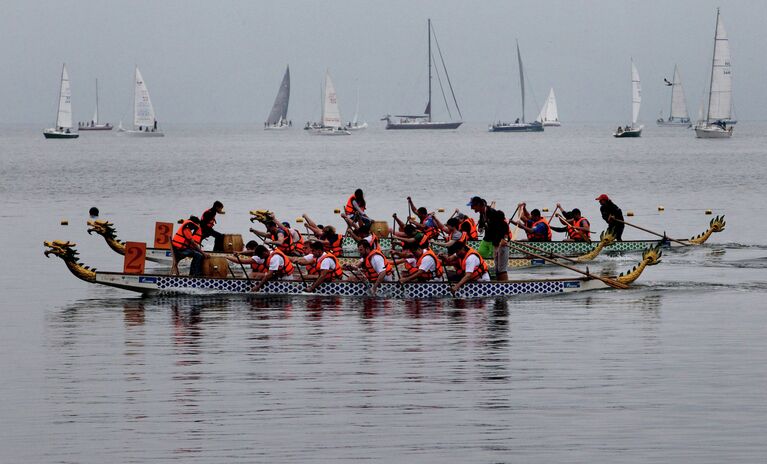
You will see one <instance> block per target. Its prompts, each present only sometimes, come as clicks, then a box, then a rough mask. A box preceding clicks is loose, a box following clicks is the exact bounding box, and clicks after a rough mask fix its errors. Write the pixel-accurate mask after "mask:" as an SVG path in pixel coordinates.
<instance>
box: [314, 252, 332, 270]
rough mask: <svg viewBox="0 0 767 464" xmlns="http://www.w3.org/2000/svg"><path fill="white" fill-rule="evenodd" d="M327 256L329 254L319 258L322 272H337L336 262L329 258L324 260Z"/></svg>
mask: <svg viewBox="0 0 767 464" xmlns="http://www.w3.org/2000/svg"><path fill="white" fill-rule="evenodd" d="M326 256H328V254H327V253H323V254H322V256H320V257H319V258H317V259H318V260H319V261H320V270H321V271H322V270H328V271H335V270H336V260H335V259H332V258H329V259H324V258H325V257H326Z"/></svg>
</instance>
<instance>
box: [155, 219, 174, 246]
mask: <svg viewBox="0 0 767 464" xmlns="http://www.w3.org/2000/svg"><path fill="white" fill-rule="evenodd" d="M172 234H173V224H172V223H170V222H155V224H154V247H155V248H159V249H161V250H170V239H171V235H172Z"/></svg>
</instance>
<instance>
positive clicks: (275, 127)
mask: <svg viewBox="0 0 767 464" xmlns="http://www.w3.org/2000/svg"><path fill="white" fill-rule="evenodd" d="M289 127H290V126H289V125H287V124H274V125H268V126H264V130H268V131H275V130H276V131H279V130H286V129H288V128H289Z"/></svg>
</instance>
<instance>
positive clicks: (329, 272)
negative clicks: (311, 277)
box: [304, 242, 344, 293]
mask: <svg viewBox="0 0 767 464" xmlns="http://www.w3.org/2000/svg"><path fill="white" fill-rule="evenodd" d="M309 248H310V249H311V254H312V255H314V258H315V259H316V262H315V264H314V267H315V268H316V270H317V271H318V272H317V279H316V280H315V281H314V282H313V283H312V285H310V286H309V287H308V288H307V289H306V290H304V291H305V292H308V293H311V292H313V291H314V290H316V289H317V287H319V286H320V285H322V284H323V283H325V282H331V281H333V280H340V279H341V278H342V277H343V275H344V270H343V268H342V267H341V263H340V262H339V261H338V258H336V257H335V256H334V255H333V254H332V253H328V252H327V251H325V247H324V246H323V245H322V243H320V242H312V244H311V245H310V246H309Z"/></svg>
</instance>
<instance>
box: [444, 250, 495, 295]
mask: <svg viewBox="0 0 767 464" xmlns="http://www.w3.org/2000/svg"><path fill="white" fill-rule="evenodd" d="M448 254H450V255H451V256H455V259H456V260H457V261H458V262H460V270H461V272H460V273H459V275H460V276H461V279H460V280H459V281H458V283H456V284H455V285H454V286H453V293H456V292H458V290H460V289H461V287H462V286H463V285H465V284H466V283H468V282H476V281H489V280H490V275H489V267H488V266H487V263H486V262H485V260H484V259H482V256H480V254H479V253H478V252H477V251H476V250H474V249H473V248H469V247H467V246H466V245H465V244H463V243H456V244H455V245H453V246H451V247H450V248H449V249H448Z"/></svg>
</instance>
